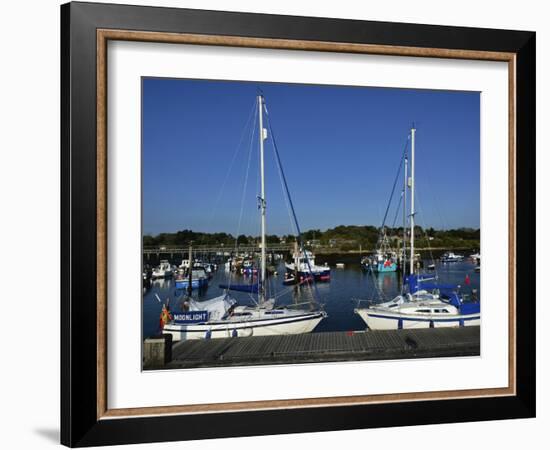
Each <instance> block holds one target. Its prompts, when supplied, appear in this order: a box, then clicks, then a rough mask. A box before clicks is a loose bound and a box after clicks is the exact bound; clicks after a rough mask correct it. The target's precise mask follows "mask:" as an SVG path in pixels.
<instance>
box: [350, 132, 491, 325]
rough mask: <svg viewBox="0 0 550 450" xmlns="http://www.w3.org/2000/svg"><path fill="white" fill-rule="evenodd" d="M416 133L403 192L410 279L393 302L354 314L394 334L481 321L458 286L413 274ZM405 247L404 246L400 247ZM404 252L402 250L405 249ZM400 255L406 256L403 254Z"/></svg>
mask: <svg viewBox="0 0 550 450" xmlns="http://www.w3.org/2000/svg"><path fill="white" fill-rule="evenodd" d="M415 133H416V129H415V128H414V127H413V128H412V129H411V177H410V180H409V178H408V174H407V164H405V180H407V181H406V183H405V184H404V188H406V187H407V185H409V186H410V189H411V211H410V226H411V231H410V275H409V276H408V277H406V283H404V289H405V288H407V289H408V292H404V291H402V293H401V294H400V295H398V296H397V297H395V298H394V299H393V300H391V301H388V302H384V303H379V304H372V303H371V304H370V305H369V306H368V307H365V308H359V307H358V308H356V309H355V313H356V314H358V315H359V316H360V317H361V319H363V321H364V322H365V323H366V324H367V327H368V328H369V329H372V330H396V329H403V328H440V327H462V326H472V325H479V324H480V320H481V314H480V304H479V303H478V302H465V301H464V298H463V297H462V296H461V295H460V294H459V293H458V289H459V286H456V285H443V284H437V283H433V281H437V279H436V277H435V276H433V275H419V274H416V273H415V264H414V260H415V257H414V256H415V254H414V227H415V209H414V199H415V196H414V157H415ZM403 245H405V242H404V243H403ZM404 248H405V247H404ZM403 255H406V253H405V251H404V252H403Z"/></svg>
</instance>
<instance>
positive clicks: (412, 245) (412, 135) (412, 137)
mask: <svg viewBox="0 0 550 450" xmlns="http://www.w3.org/2000/svg"><path fill="white" fill-rule="evenodd" d="M415 134H416V128H414V124H413V126H412V128H411V275H412V274H413V273H414V214H415V212H414V138H415Z"/></svg>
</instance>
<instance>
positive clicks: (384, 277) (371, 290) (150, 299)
mask: <svg viewBox="0 0 550 450" xmlns="http://www.w3.org/2000/svg"><path fill="white" fill-rule="evenodd" d="M359 261H360V258H359V257H358V255H357V254H344V255H327V256H324V255H318V256H317V258H316V264H320V265H323V264H325V263H326V264H328V265H329V266H330V268H331V279H330V281H329V282H319V283H316V284H315V286H312V285H302V286H284V285H283V280H284V273H285V266H284V262H282V261H280V262H279V263H278V266H277V274H278V275H272V276H270V277H269V279H268V295H269V297H270V298H275V300H276V305H278V306H283V305H291V304H296V303H299V304H301V306H300V307H301V308H304V307H307V303H310V302H311V301H312V300H313V299H315V298H317V299H319V303H321V304H322V305H323V308H324V310H325V311H326V312H327V314H328V317H327V318H326V319H324V320H323V321H322V322H321V323H320V324H319V326H318V327H317V328H316V329H315V331H314V332H326V331H358V330H364V329H365V327H366V326H365V323H364V322H363V320H361V318H360V317H359V316H358V315H357V314H355V313H354V309H355V308H356V307H357V306H358V301H360V300H361V306H366V304H367V303H366V301H369V302H372V303H379V302H382V301H387V300H391V299H392V298H393V297H395V296H396V295H398V294H399V293H400V292H401V288H402V282H401V275H400V272H389V273H380V274H376V273H372V272H368V271H366V270H364V269H363V268H361V266H360V264H359ZM171 262H172V263H173V264H177V263H179V262H180V261H171ZM337 263H338V264H339V265H341V264H343V268H336V264H337ZM432 263H433V261H432V260H425V261H424V265H425V267H427V266H428V265H429V264H432ZM435 265H436V267H435V271H434V270H432V271H428V270H424V271H423V272H425V273H431V274H434V275H437V277H438V280H439V282H440V283H452V284H456V285H460V286H461V287H460V292H461V293H462V294H466V295H468V294H470V293H471V291H472V290H473V289H475V290H476V291H477V298H478V299H481V295H480V293H481V292H480V291H481V290H480V274H479V273H478V272H475V270H474V269H475V267H476V265H475V264H474V263H473V262H472V261H470V260H468V259H465V260H464V261H461V262H453V263H441V262H439V261H435ZM251 281H252V282H255V281H256V279H255V278H254V279H251V278H250V277H246V276H242V275H236V274H234V273H231V272H228V271H225V269H224V266H223V264H221V265H220V266H219V268H218V270H217V271H216V272H214V275H213V277H212V278H211V279H210V282H209V285H208V287H207V288H205V289H203V290H201V291H197V290H194V291H193V297H194V298H196V299H198V300H208V299H210V298H213V297H216V296H218V295H221V294H222V293H223V289H221V288H220V287H219V285H220V284H227V283H228V282H230V283H233V284H246V283H250V282H251ZM186 295H187V293H186V292H185V291H181V290H177V289H176V287H175V282H174V280H173V279H172V278H169V279H158V280H154V281H152V283H151V286H150V287H148V288H144V289H143V337H144V338H145V337H148V336H154V335H156V334H158V333H159V331H160V328H159V316H160V313H161V309H162V303H166V302H167V301H168V300H169V305H170V309H171V310H172V311H180V310H181V305H182V303H183V299H184V298H185V296H186ZM231 295H233V296H234V298H235V299H237V301H238V302H239V304H241V305H253V304H254V301H255V299H256V296H255V295H254V294H248V293H244V292H231ZM157 297H158V298H157ZM159 298H160V300H161V302H162V303H161V302H159V300H158V299H159Z"/></svg>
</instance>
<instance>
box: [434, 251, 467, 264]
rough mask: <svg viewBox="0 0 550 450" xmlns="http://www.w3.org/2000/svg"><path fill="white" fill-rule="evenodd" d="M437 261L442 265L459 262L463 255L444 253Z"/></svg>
mask: <svg viewBox="0 0 550 450" xmlns="http://www.w3.org/2000/svg"><path fill="white" fill-rule="evenodd" d="M439 259H440V261H441V262H443V263H452V262H460V261H462V260H463V259H464V255H457V254H455V253H453V252H445V253H444V254H443V255H442V256H441V258H439Z"/></svg>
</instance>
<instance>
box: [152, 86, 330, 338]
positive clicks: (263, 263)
mask: <svg viewBox="0 0 550 450" xmlns="http://www.w3.org/2000/svg"><path fill="white" fill-rule="evenodd" d="M264 111H265V112H266V114H267V110H266V108H265V104H264V99H263V96H262V95H259V96H258V122H259V133H258V136H259V141H260V180H261V194H260V196H259V197H258V201H259V208H258V209H259V210H260V224H261V232H260V234H261V247H260V249H261V254H260V266H259V270H258V275H259V277H258V278H259V279H258V281H257V283H254V284H251V285H250V286H251V287H250V291H249V292H250V293H252V292H253V291H254V290H256V289H257V301H255V304H254V305H251V306H249V305H239V304H238V303H237V300H236V299H235V298H234V297H232V296H231V295H230V294H229V290H231V289H234V290H243V289H241V287H242V285H238V286H237V285H233V284H232V283H231V275H230V274H231V272H229V274H228V276H229V282H228V284H227V290H226V292H224V294H222V295H221V296H218V297H215V298H212V299H210V300H206V301H198V300H195V299H193V298H192V297H191V295H190V294H191V293H190V292H188V297H187V299H186V300H185V301H184V302H183V308H182V311H181V312H173V313H171V315H172V319H171V320H170V321H169V322H168V323H166V324H164V328H163V333H167V334H171V335H172V336H173V339H174V340H176V341H177V340H184V339H210V338H224V337H237V336H252V335H254V336H266V335H274V334H299V333H309V332H311V331H313V330H314V329H315V327H316V326H317V325H318V324H319V322H321V320H323V319H324V318H325V317H326V313H325V312H324V311H322V310H319V309H317V310H315V309H313V305H314V304H313V303H310V308H309V309H300V308H298V307H297V305H293V306H287V307H275V300H274V299H273V298H269V297H268V293H267V289H266V287H267V283H266V278H267V252H266V249H267V242H266V201H265V173H264V140H265V139H266V138H267V129H265V128H264V126H263V114H264ZM273 147H274V151H275V154H276V160H277V162H278V164H279V170H281V171H282V167H281V166H280V158H279V155H278V151H277V148H276V146H275V145H273ZM283 176H284V175H283ZM286 193H287V196H288V197H290V194H289V192H288V188H287V190H286ZM289 201H290V199H289ZM295 220H296V218H295ZM295 225H296V228H297V229H298V230H299V227H298V224H297V220H296V223H295ZM191 253H192V250H191V249H190V250H189V254H190V255H191ZM190 259H191V257H190ZM231 266H233V264H231ZM189 275H190V276H189V279H190V282H192V281H191V280H192V278H193V271H190V274H189ZM188 290H189V286H188Z"/></svg>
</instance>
